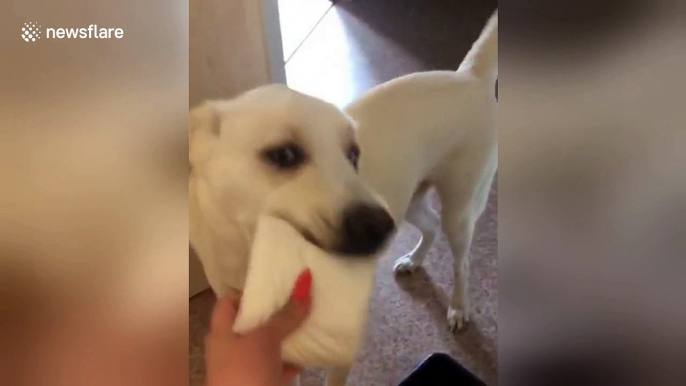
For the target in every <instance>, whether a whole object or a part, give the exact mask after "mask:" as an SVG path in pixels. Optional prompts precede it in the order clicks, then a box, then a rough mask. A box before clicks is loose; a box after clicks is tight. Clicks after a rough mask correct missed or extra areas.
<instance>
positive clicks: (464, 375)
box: [398, 353, 486, 386]
mask: <svg viewBox="0 0 686 386" xmlns="http://www.w3.org/2000/svg"><path fill="white" fill-rule="evenodd" d="M398 386H486V384H485V383H483V382H482V381H481V380H480V379H479V378H477V377H476V376H475V375H474V374H472V373H471V372H470V371H469V370H467V369H465V368H464V367H462V365H460V364H459V363H457V362H455V360H454V359H453V358H451V357H450V356H448V355H447V354H441V353H436V354H431V355H429V357H428V358H426V359H425V360H424V361H423V362H422V363H420V364H419V366H417V368H416V369H414V371H412V373H411V374H410V375H409V376H408V377H407V378H405V380H403V381H402V382H400V385H398Z"/></svg>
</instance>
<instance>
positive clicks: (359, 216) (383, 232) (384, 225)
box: [341, 204, 395, 255]
mask: <svg viewBox="0 0 686 386" xmlns="http://www.w3.org/2000/svg"><path fill="white" fill-rule="evenodd" d="M342 228H343V229H342V236H343V237H342V248H341V249H342V252H343V253H345V254H349V255H370V254H374V253H375V252H377V251H378V250H379V249H380V248H381V246H383V244H384V242H385V241H386V240H387V239H388V237H389V236H390V234H391V232H393V230H394V229H395V222H394V221H393V218H392V217H391V215H390V214H389V213H388V211H386V209H384V208H383V207H381V206H375V205H374V206H373V205H368V204H357V205H353V206H351V207H349V208H348V209H346V211H345V212H344V214H343V224H342Z"/></svg>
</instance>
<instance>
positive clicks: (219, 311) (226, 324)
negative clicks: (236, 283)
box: [210, 291, 240, 337]
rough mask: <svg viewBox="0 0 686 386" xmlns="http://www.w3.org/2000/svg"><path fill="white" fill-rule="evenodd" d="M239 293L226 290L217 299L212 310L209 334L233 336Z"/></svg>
mask: <svg viewBox="0 0 686 386" xmlns="http://www.w3.org/2000/svg"><path fill="white" fill-rule="evenodd" d="M239 296H240V295H238V294H236V293H234V292H230V291H229V292H228V293H226V294H225V295H224V296H223V297H221V298H220V299H218V300H217V304H215V306H214V311H213V312H212V322H211V323H210V334H211V335H214V336H217V337H229V336H233V335H234V333H233V324H234V321H235V320H236V315H237V314H238V302H239V299H240V297H239Z"/></svg>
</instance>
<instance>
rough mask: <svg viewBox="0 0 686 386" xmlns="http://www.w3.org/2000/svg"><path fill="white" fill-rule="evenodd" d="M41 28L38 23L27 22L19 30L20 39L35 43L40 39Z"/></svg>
mask: <svg viewBox="0 0 686 386" xmlns="http://www.w3.org/2000/svg"><path fill="white" fill-rule="evenodd" d="M40 28H41V26H40V25H38V23H34V22H28V23H24V27H22V29H21V38H22V39H24V41H26V42H35V41H37V40H38V39H40V35H41V30H40Z"/></svg>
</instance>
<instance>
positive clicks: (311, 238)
mask: <svg viewBox="0 0 686 386" xmlns="http://www.w3.org/2000/svg"><path fill="white" fill-rule="evenodd" d="M274 217H276V218H278V219H280V220H283V221H285V222H287V223H288V224H289V225H290V226H292V227H293V229H295V230H296V231H297V232H298V233H300V235H301V236H302V237H303V239H305V241H307V242H308V243H310V244H312V245H314V246H315V247H317V248H319V249H321V250H323V251H326V249H325V248H324V244H323V243H322V242H320V241H319V239H317V237H316V236H315V235H314V234H313V233H312V232H311V231H310V230H309V229H307V228H305V227H302V226H300V225H299V224H298V223H297V222H295V221H293V220H291V219H290V218H288V216H284V215H282V214H278V213H277V214H274Z"/></svg>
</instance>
